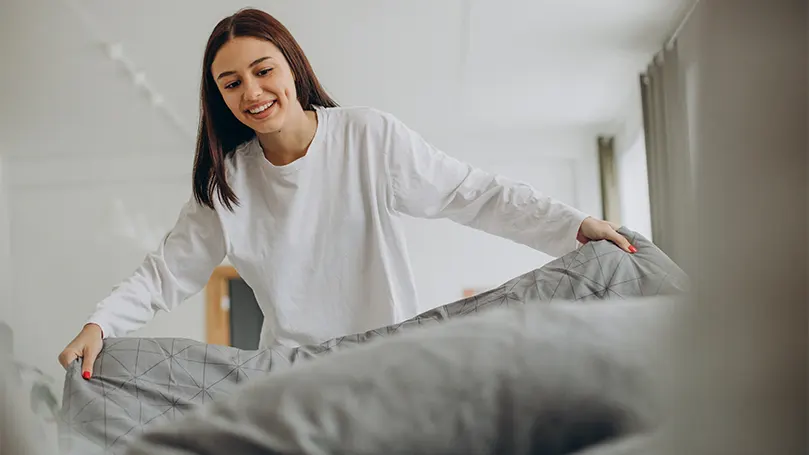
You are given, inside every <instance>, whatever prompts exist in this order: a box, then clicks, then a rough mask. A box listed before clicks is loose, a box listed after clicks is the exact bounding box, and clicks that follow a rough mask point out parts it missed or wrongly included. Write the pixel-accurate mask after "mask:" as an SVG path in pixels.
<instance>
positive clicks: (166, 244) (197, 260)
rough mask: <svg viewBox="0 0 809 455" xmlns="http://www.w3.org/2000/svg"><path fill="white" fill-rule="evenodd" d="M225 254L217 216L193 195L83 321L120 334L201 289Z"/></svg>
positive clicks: (113, 334)
mask: <svg viewBox="0 0 809 455" xmlns="http://www.w3.org/2000/svg"><path fill="white" fill-rule="evenodd" d="M225 254H226V247H225V239H224V234H223V230H222V226H221V224H220V222H219V216H218V215H217V213H216V211H215V210H212V209H210V208H209V207H205V206H202V205H200V204H199V203H197V202H196V200H194V198H193V197H192V198H191V199H190V200H189V201H188V202H186V203H185V205H184V206H183V208H182V210H181V211H180V214H179V217H178V219H177V221H176V222H175V225H174V227H173V228H172V229H171V230H170V231H169V232H168V233H167V234H166V235H165V236H164V237H163V239H162V241H161V242H160V244H159V245H158V247H157V248H156V249H155V250H154V251H151V252H150V253H148V254H147V255H146V258H145V259H144V260H143V262H142V263H141V264H140V266H139V267H138V268H137V269H136V270H135V272H134V273H133V274H132V275H130V276H129V277H128V278H126V279H125V280H123V281H122V282H120V283H119V284H118V285H117V286H115V287H114V288H113V290H112V292H111V293H110V294H109V295H108V296H107V297H106V298H105V299H103V300H102V301H101V302H99V303H98V304H97V306H96V308H95V311H94V312H93V314H92V315H91V317H90V318H89V319H88V320H87V321H86V322H87V323H94V324H98V325H99V326H100V327H101V331H102V333H103V337H104V338H108V337H120V336H125V335H126V334H128V333H129V332H132V331H134V330H137V329H139V328H140V327H142V326H143V325H145V324H146V323H147V322H149V321H150V320H151V319H152V318H153V317H154V315H155V314H156V313H157V311H159V310H163V311H167V312H168V311H171V310H172V309H174V308H175V307H176V306H177V305H179V304H180V303H182V301H184V300H185V299H187V298H188V297H190V296H192V295H194V294H196V293H198V292H199V291H201V290H202V288H203V287H204V286H205V285H206V284H207V282H208V280H209V279H210V276H211V273H212V272H213V269H214V268H215V267H216V266H217V265H219V264H220V263H221V262H222V260H223V259H224V257H225Z"/></svg>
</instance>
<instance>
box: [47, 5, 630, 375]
mask: <svg viewBox="0 0 809 455" xmlns="http://www.w3.org/2000/svg"><path fill="white" fill-rule="evenodd" d="M203 68H204V70H203V75H202V86H201V101H202V115H201V119H200V128H199V136H198V140H197V147H196V158H195V162H194V172H193V181H194V182H193V197H191V198H190V199H189V201H188V202H187V203H186V204H185V206H184V207H183V209H182V210H181V212H180V215H179V218H178V220H177V222H176V225H175V226H174V227H173V229H172V230H171V231H170V232H169V233H168V234H167V235H166V237H165V238H164V239H163V241H162V242H161V244H160V245H159V247H158V248H157V249H156V250H155V251H153V252H151V253H150V254H148V255H147V256H146V259H145V260H144V262H143V263H142V264H141V266H140V267H139V268H138V269H137V271H136V272H135V273H134V274H133V275H132V276H130V277H129V278H128V279H126V280H124V281H123V282H122V283H120V284H119V285H118V286H117V287H116V288H115V289H114V290H113V292H112V293H111V294H110V295H109V296H108V297H107V298H106V299H104V300H103V301H101V302H100V303H99V304H98V306H97V308H96V311H95V312H94V314H93V315H92V317H91V318H90V319H89V320H88V321H87V324H85V326H84V327H83V329H82V330H81V332H80V333H79V335H78V336H77V337H76V338H75V339H74V340H73V341H71V343H70V344H69V345H68V346H67V347H66V348H65V350H64V351H63V352H62V353H61V354H60V356H59V360H60V363H62V365H63V366H64V367H67V365H68V364H69V363H71V362H73V361H74V360H76V359H77V358H79V357H82V358H83V364H82V368H83V370H82V371H83V374H84V377H85V378H89V377H90V375H91V374H92V366H93V362H94V361H95V358H96V356H97V355H98V353H99V352H100V350H101V347H102V339H103V338H105V337H117V336H122V335H124V334H126V333H128V332H131V331H133V330H135V329H137V328H139V327H141V326H142V325H144V324H145V323H147V322H148V321H149V320H150V319H151V318H152V317H153V316H154V314H155V313H156V311H158V310H164V311H170V310H171V309H173V308H174V307H175V306H176V305H178V304H179V303H180V302H182V301H183V300H184V299H186V298H188V297H190V296H191V295H193V294H196V293H197V292H199V291H200V290H201V289H202V288H203V287H204V286H205V284H206V283H207V281H208V279H209V277H210V275H211V272H212V271H213V269H214V268H215V267H216V266H217V265H219V264H220V263H221V261H222V260H223V259H224V258H225V257H226V256H227V257H228V258H229V259H230V261H231V263H232V264H233V265H234V267H235V268H236V269H237V270H238V271H239V274H240V275H241V277H242V278H243V279H244V280H245V281H246V282H247V284H248V285H250V287H251V288H252V289H253V291H254V292H255V294H256V298H257V301H258V303H259V305H260V307H261V310H262V311H263V313H264V326H263V328H262V335H261V347H267V346H271V345H276V344H281V345H288V346H295V345H301V344H311V343H319V342H322V341H324V340H327V339H330V338H334V337H337V336H342V335H346V334H351V333H357V332H362V331H366V330H370V329H374V328H378V327H381V326H385V325H389V324H394V323H397V322H400V321H402V320H405V319H408V318H410V317H413V316H415V315H416V314H417V313H418V305H417V302H416V289H415V285H414V280H413V276H412V273H411V269H410V264H409V261H408V256H407V249H406V246H405V240H404V237H403V230H402V226H401V224H400V221H399V218H398V217H399V215H401V214H405V215H410V216H415V217H424V218H448V219H451V220H454V221H456V222H458V223H461V224H464V225H467V226H470V227H473V228H476V229H480V230H483V231H486V232H489V233H491V234H494V235H498V236H501V237H504V238H508V239H511V240H513V241H515V242H519V243H522V244H525V245H528V246H531V247H533V248H536V249H537V250H540V251H543V252H545V253H548V254H551V255H555V256H559V255H562V254H565V253H567V252H569V251H572V250H573V249H575V248H576V246H577V244H576V242H577V240H578V241H579V242H581V243H586V242H587V241H589V240H600V239H609V240H611V241H613V242H615V243H616V244H618V245H620V246H621V247H622V248H624V249H626V250H627V251H630V252H634V248H633V247H632V246H631V245H629V242H627V241H626V239H625V238H624V237H623V236H621V235H619V234H618V233H617V232H616V231H615V229H614V227H613V226H611V225H610V224H608V223H606V222H604V221H601V220H597V219H594V218H591V217H588V216H586V215H585V214H583V213H581V212H579V211H577V210H575V209H573V208H571V207H568V206H566V205H564V204H561V203H559V202H557V201H554V200H551V199H549V198H547V197H545V196H542V195H540V194H538V193H537V192H536V191H535V190H534V189H532V188H531V187H529V186H527V185H524V184H521V183H517V182H513V181H510V180H508V179H505V178H503V177H500V176H497V175H492V174H489V173H486V172H483V171H481V170H479V169H475V168H473V167H471V166H469V165H467V164H464V163H462V162H459V161H457V160H455V159H453V158H451V157H449V156H447V155H445V154H443V153H442V152H440V151H439V150H437V149H435V148H434V147H433V146H431V145H430V144H429V143H427V142H426V141H425V140H424V139H423V138H422V137H421V136H419V135H418V134H417V133H415V132H414V131H412V130H410V129H409V128H408V127H407V126H405V125H404V124H403V123H402V122H400V121H399V120H398V119H396V118H395V117H394V116H392V115H390V114H388V113H384V112H380V111H378V110H375V109H371V108H340V107H338V106H337V104H336V103H335V102H334V101H333V100H332V99H331V98H330V97H329V96H328V95H327V94H326V93H325V91H324V90H323V88H322V87H321V85H320V83H319V82H318V79H317V77H316V76H315V74H314V72H313V70H312V68H311V66H310V64H309V62H308V60H307V58H306V56H305V55H304V53H303V51H302V50H301V49H300V47H299V46H298V44H297V42H296V41H295V39H294V38H293V37H292V36H291V35H290V33H289V32H288V31H287V29H286V28H285V27H284V26H283V25H282V24H281V23H279V22H278V21H277V20H275V19H274V18H273V17H272V16H270V15H269V14H267V13H265V12H262V11H259V10H255V9H247V10H242V11H239V12H238V13H236V14H235V15H233V16H230V17H228V18H225V19H224V20H222V21H221V22H220V23H219V24H217V26H216V27H215V28H214V30H213V32H212V34H211V36H210V38H209V41H208V44H207V47H206V49H205V56H204V65H203Z"/></svg>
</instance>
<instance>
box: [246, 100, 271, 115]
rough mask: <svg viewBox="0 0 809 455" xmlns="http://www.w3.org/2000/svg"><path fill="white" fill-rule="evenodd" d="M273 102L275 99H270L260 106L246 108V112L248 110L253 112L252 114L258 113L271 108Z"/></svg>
mask: <svg viewBox="0 0 809 455" xmlns="http://www.w3.org/2000/svg"><path fill="white" fill-rule="evenodd" d="M274 104H275V100H273V101H270V102H269V103H266V104H262V105H261V106H257V107H254V108H252V109H248V110H247V112H249V113H251V114H254V115H255V114H260V113H262V112H264V111H266V110H267V109H269V108H271V107H272V106H273V105H274Z"/></svg>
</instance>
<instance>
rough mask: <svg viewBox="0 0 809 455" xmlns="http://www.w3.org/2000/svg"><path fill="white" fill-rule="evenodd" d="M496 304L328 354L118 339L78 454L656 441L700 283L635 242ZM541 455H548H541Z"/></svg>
mask: <svg viewBox="0 0 809 455" xmlns="http://www.w3.org/2000/svg"><path fill="white" fill-rule="evenodd" d="M620 232H621V234H623V235H624V236H626V237H627V238H628V239H629V240H630V241H631V242H632V243H633V244H634V245H635V246H636V247H637V248H638V252H637V253H635V254H628V253H625V252H623V251H622V250H620V249H619V248H618V247H616V246H615V245H614V244H612V243H610V242H606V241H601V242H590V243H588V244H587V245H584V246H583V247H581V248H580V249H578V250H577V251H574V252H571V253H569V254H567V255H565V256H562V257H560V258H558V259H556V260H553V261H551V262H549V263H547V264H545V265H544V266H542V267H540V268H538V269H536V270H532V271H530V272H527V273H525V274H523V275H520V276H518V277H515V278H514V279H512V280H509V281H508V282H506V283H503V284H502V285H501V286H499V287H497V288H494V289H491V290H489V291H487V292H484V293H482V294H479V295H476V296H473V297H470V298H466V299H462V300H458V301H456V302H451V303H448V304H445V305H440V306H438V307H436V308H434V309H432V310H430V311H427V312H425V313H423V314H421V315H419V316H417V317H415V318H413V319H411V320H409V321H406V322H404V323H401V324H397V325H394V326H389V327H383V328H379V329H377V330H373V331H369V332H366V333H360V334H353V335H350V336H346V337H340V338H337V339H334V340H330V341H327V342H325V343H323V344H320V345H316V346H302V347H299V348H294V349H286V348H274V349H265V350H258V351H245V350H240V349H237V348H233V347H227V346H215V345H210V344H205V343H202V342H199V341H194V340H188V339H179V338H162V339H148V338H117V339H108V340H105V344H104V348H103V350H102V352H101V354H100V355H99V357H98V360H97V362H96V366H95V368H94V377H93V379H91V380H90V381H85V380H84V379H82V378H81V376H80V364H79V362H75V363H74V364H72V365H71V366H70V367H69V368H68V370H67V372H66V376H65V384H64V393H63V405H62V410H61V412H62V414H61V417H62V421H61V425H60V445H61V448H62V451H63V453H81V454H94V453H113V454H133V455H134V454H146V453H149V454H157V455H161V454H165V455H169V454H171V455H179V454H183V455H190V454H202V453H224V452H225V451H230V452H233V451H234V450H235V451H236V452H238V453H243V454H253V453H255V454H258V453H262V454H267V453H307V454H308V453H313V454H314V453H318V454H321V453H357V454H359V453H468V454H472V453H548V454H557V453H558V454H563V453H575V451H578V450H585V449H588V448H593V447H596V446H597V445H599V444H603V443H610V442H614V441H616V440H620V439H622V438H625V437H629V436H632V435H635V434H638V433H643V432H644V431H647V430H648V429H649V428H650V427H653V426H654V422H655V415H656V413H655V405H654V404H653V403H652V402H653V401H654V400H653V397H654V396H655V394H654V393H653V391H652V390H651V389H650V387H651V386H650V384H653V383H654V381H652V380H651V376H653V372H654V371H660V368H658V366H654V367H652V365H653V364H654V362H655V357H656V356H655V355H654V353H651V352H648V350H647V349H646V348H647V347H648V346H651V345H654V344H655V343H654V338H655V337H656V334H658V333H659V331H660V330H662V328H661V327H663V326H664V325H665V321H667V320H668V319H669V318H668V316H667V315H668V312H670V311H671V308H672V307H673V306H675V305H676V301H677V297H678V296H681V295H683V294H684V293H686V292H687V291H688V286H689V284H688V279H687V276H686V275H685V273H684V272H683V271H682V270H681V269H680V268H679V267H678V266H677V265H676V264H675V263H674V262H672V261H671V260H670V259H669V258H668V257H667V256H666V255H665V254H664V253H663V252H662V251H660V250H659V249H658V248H657V247H656V246H655V245H654V244H653V243H652V242H650V241H649V240H647V239H646V238H644V237H643V236H641V235H639V234H637V233H635V232H632V231H630V230H628V229H626V228H622V229H621V230H620ZM537 450H541V452H537Z"/></svg>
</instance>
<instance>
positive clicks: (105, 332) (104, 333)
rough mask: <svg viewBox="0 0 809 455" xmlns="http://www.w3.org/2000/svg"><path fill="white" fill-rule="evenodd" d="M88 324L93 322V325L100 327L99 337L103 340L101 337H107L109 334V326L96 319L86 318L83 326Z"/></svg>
mask: <svg viewBox="0 0 809 455" xmlns="http://www.w3.org/2000/svg"><path fill="white" fill-rule="evenodd" d="M89 324H95V325H97V326H98V327H99V328H100V329H101V339H102V340H103V339H106V338H108V337H109V336H110V333H111V331H110V329H109V328H108V327H107V326H106V324H104V323H101V322H98V321H96V320H92V319H91V320H88V321H87V322H85V323H84V325H85V326H87V325H89Z"/></svg>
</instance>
